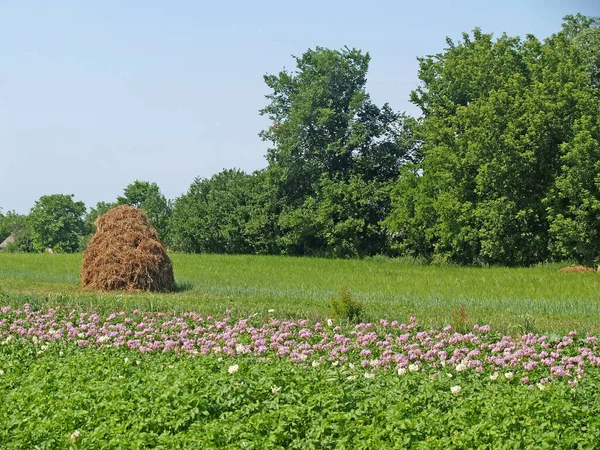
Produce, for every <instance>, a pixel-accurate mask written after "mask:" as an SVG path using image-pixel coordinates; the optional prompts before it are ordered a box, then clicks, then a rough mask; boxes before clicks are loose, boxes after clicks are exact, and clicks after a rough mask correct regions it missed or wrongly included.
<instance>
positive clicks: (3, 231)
mask: <svg viewBox="0 0 600 450" xmlns="http://www.w3.org/2000/svg"><path fill="white" fill-rule="evenodd" d="M4 219H5V217H4V214H2V209H1V208H0V242H2V241H4V239H6V238H7V237H8V236H9V235H10V231H8V229H7V227H6V226H5V225H4Z"/></svg>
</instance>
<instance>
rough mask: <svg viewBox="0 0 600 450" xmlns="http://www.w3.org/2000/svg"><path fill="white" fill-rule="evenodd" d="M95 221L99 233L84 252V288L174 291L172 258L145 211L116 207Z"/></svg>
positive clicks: (82, 280)
mask: <svg viewBox="0 0 600 450" xmlns="http://www.w3.org/2000/svg"><path fill="white" fill-rule="evenodd" d="M95 223H96V233H95V234H94V236H93V237H92V239H91V240H90V242H89V244H88V246H87V248H86V249H85V252H84V253H83V263H82V266H81V273H80V280H81V285H82V287H83V288H84V289H89V290H97V291H112V290H125V291H153V292H172V291H174V290H175V278H174V276H173V264H172V263H171V259H170V258H169V256H168V255H167V251H166V249H165V247H164V245H163V243H162V242H161V240H160V238H159V236H158V233H157V232H156V230H155V229H154V228H152V226H150V224H149V222H148V217H147V216H146V214H145V213H144V212H143V211H141V210H139V209H137V208H134V207H133V206H128V205H122V206H117V207H116V208H113V209H111V210H109V211H107V212H106V213H105V214H103V215H102V216H100V217H98V219H96V222H95Z"/></svg>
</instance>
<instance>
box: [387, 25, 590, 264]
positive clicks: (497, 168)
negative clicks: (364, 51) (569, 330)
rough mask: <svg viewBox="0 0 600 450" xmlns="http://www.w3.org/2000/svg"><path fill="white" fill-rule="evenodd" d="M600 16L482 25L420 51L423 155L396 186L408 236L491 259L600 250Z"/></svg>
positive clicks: (397, 224)
mask: <svg viewBox="0 0 600 450" xmlns="http://www.w3.org/2000/svg"><path fill="white" fill-rule="evenodd" d="M597 24H598V21H597V20H595V19H589V18H584V17H583V16H576V17H572V16H568V17H567V18H565V25H564V27H563V30H562V31H561V32H559V33H557V34H555V35H553V36H552V37H550V38H549V39H547V40H546V41H545V42H540V41H538V40H537V39H536V38H535V37H533V36H531V35H529V36H527V38H526V39H525V40H520V39H518V38H512V37H508V36H506V35H503V36H501V37H500V38H499V39H496V40H493V38H492V35H490V34H484V33H482V32H481V31H480V30H479V29H475V30H474V31H473V34H472V36H470V35H468V34H466V33H465V34H464V35H463V41H462V42H458V43H454V42H452V41H451V40H448V48H447V49H446V50H445V51H444V53H441V54H438V55H435V56H429V57H425V58H421V59H420V71H419V78H420V79H421V81H422V85H421V87H419V88H418V89H417V90H416V91H414V92H413V93H412V96H411V99H412V101H413V102H414V103H415V104H417V105H418V106H419V107H421V109H422V111H423V114H424V117H423V119H422V122H421V124H420V126H419V127H418V133H417V135H418V137H419V138H420V139H421V140H422V143H423V146H422V156H423V159H422V161H420V162H418V164H417V165H415V166H414V167H412V168H407V169H406V170H404V171H403V173H402V176H401V177H400V181H399V184H398V186H397V187H396V189H395V190H394V192H393V205H394V210H393V212H392V213H391V214H390V216H389V217H388V219H387V220H386V222H385V224H386V226H387V227H388V229H389V231H390V233H391V234H392V235H393V236H394V238H395V241H396V243H395V246H396V248H398V249H399V250H400V251H401V252H403V253H404V254H408V255H412V256H415V255H421V256H426V257H438V255H440V257H442V258H449V259H450V260H452V261H454V262H458V263H466V264H483V265H487V264H507V265H528V264H534V263H536V262H540V261H544V260H548V259H550V258H555V259H562V258H570V259H578V260H584V261H593V260H595V259H597V258H598V257H599V256H600V255H599V250H600V248H598V247H596V246H595V245H594V244H591V243H592V242H596V241H597V239H595V236H596V233H597V231H596V230H597V229H598V225H599V224H598V215H597V205H596V203H598V201H599V200H600V197H599V196H598V186H597V183H598V181H597V177H598V173H599V172H598V167H597V164H596V162H597V160H598V137H599V135H600V127H599V123H600V122H599V121H600V109H599V102H598V91H597V82H598V71H597V68H598V56H597V55H598V53H599V52H598V51H593V50H592V49H590V47H589V45H592V47H593V46H594V45H595V47H593V49H596V50H598V49H600V47H599V46H598V42H600V34H599V28H598V25H597ZM584 43H585V45H584ZM432 255H433V256H432Z"/></svg>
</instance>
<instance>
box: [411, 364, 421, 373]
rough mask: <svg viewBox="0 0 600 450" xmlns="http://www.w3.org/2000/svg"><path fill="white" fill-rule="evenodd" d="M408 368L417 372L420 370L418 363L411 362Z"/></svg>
mask: <svg viewBox="0 0 600 450" xmlns="http://www.w3.org/2000/svg"><path fill="white" fill-rule="evenodd" d="M408 370H410V371H411V372H416V371H417V370H419V366H418V365H416V364H411V365H410V366H408Z"/></svg>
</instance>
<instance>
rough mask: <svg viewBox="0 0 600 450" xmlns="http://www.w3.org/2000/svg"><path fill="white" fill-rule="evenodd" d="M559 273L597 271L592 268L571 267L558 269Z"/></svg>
mask: <svg viewBox="0 0 600 450" xmlns="http://www.w3.org/2000/svg"><path fill="white" fill-rule="evenodd" d="M558 272H561V273H562V272H595V270H594V269H592V268H591V267H583V266H569V267H563V268H562V269H558Z"/></svg>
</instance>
